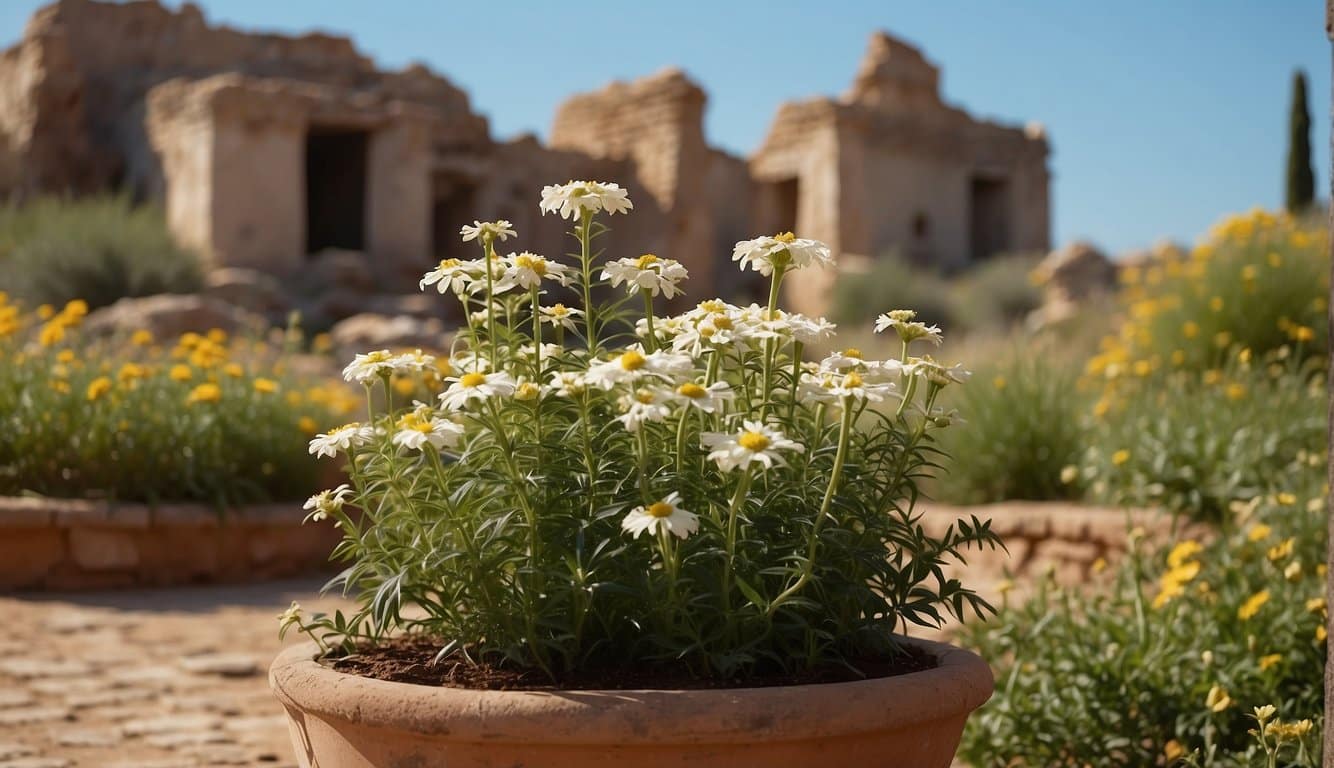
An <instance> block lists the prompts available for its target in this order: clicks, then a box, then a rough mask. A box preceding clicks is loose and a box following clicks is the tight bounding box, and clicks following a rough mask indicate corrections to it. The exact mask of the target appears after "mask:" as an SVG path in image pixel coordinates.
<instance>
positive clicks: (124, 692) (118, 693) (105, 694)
mask: <svg viewBox="0 0 1334 768" xmlns="http://www.w3.org/2000/svg"><path fill="white" fill-rule="evenodd" d="M156 695H157V693H156V692H155V691H149V690H145V689H143V688H112V689H110V690H105V691H91V692H88V693H76V694H72V695H70V696H66V697H65V703H66V704H67V705H69V706H70V707H72V708H73V709H88V708H89V707H105V706H112V705H117V704H129V703H130V702H133V701H146V700H148V699H151V698H153V697H154V696H156Z"/></svg>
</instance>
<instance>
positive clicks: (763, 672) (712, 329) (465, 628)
mask: <svg viewBox="0 0 1334 768" xmlns="http://www.w3.org/2000/svg"><path fill="white" fill-rule="evenodd" d="M541 207H542V210H543V211H544V212H545V213H553V214H557V215H560V216H562V217H564V218H567V219H570V220H572V221H573V225H574V230H573V233H572V234H573V240H574V242H575V243H577V246H578V250H577V252H576V253H572V254H570V263H568V264H567V263H563V262H558V261H556V260H552V259H547V258H545V257H543V256H539V255H537V254H533V253H528V252H519V253H511V254H509V255H508V256H502V255H500V253H499V252H498V250H497V249H498V247H499V246H500V245H501V244H502V243H504V242H506V241H507V240H509V239H510V238H512V237H515V236H516V232H515V231H514V229H513V228H512V227H511V225H510V224H509V223H508V222H505V221H496V222H474V224H473V225H471V226H465V227H463V230H462V236H463V239H464V240H465V241H475V242H476V243H477V244H478V246H479V251H480V254H479V255H480V258H478V259H476V260H474V261H466V262H463V261H458V260H446V261H444V262H441V264H440V265H439V266H438V268H436V269H434V270H432V271H431V272H429V273H427V274H426V276H425V277H424V278H423V280H422V287H423V288H427V287H432V286H433V287H435V288H436V289H437V290H438V291H439V292H440V293H442V294H451V295H453V296H454V297H455V298H456V299H457V300H459V301H460V302H462V304H463V308H464V310H465V314H466V316H467V317H468V318H469V324H468V327H467V329H466V330H465V331H463V332H461V333H460V334H459V335H458V337H457V338H458V341H457V342H456V349H455V350H454V351H453V353H452V355H451V356H450V357H449V358H448V359H445V358H439V359H437V358H433V357H431V356H429V355H424V354H421V353H420V352H418V353H411V354H393V353H391V352H389V351H387V350H381V351H376V352H370V353H367V354H362V355H358V356H357V357H356V359H355V360H354V361H353V362H352V363H351V364H349V365H348V366H347V368H346V370H345V372H344V373H345V376H346V377H347V378H348V379H349V380H352V381H359V382H361V383H362V384H364V385H365V387H366V392H367V396H368V402H369V403H370V404H371V405H370V409H371V416H370V420H369V421H368V422H367V423H364V424H360V423H359V424H350V425H347V426H344V427H342V428H339V429H336V430H332V431H330V432H328V433H326V434H323V435H320V436H317V437H316V438H315V439H314V440H312V441H311V444H310V450H311V452H312V453H314V454H317V455H321V456H334V455H342V456H344V457H346V460H347V465H348V476H349V478H350V483H349V484H345V485H342V486H340V487H338V488H335V489H332V490H329V491H326V492H324V493H321V494H318V495H317V496H315V497H313V498H312V499H311V500H310V502H309V503H308V507H309V508H310V510H311V516H312V518H315V519H318V520H323V519H326V518H330V519H332V520H333V521H334V522H335V523H336V524H337V525H338V526H339V527H340V528H341V530H342V531H343V534H344V538H343V541H342V542H341V543H340V544H339V546H338V547H337V549H336V550H335V557H337V558H339V559H341V560H344V561H347V562H348V563H349V565H348V567H347V569H346V570H345V571H343V572H342V573H341V574H340V575H339V576H338V577H337V578H335V579H334V580H333V581H332V582H331V583H330V587H331V588H335V589H340V590H343V591H345V592H348V593H351V594H353V595H356V596H358V597H359V598H360V602H361V605H360V608H359V609H357V610H355V611H353V612H351V613H350V614H342V613H338V614H335V615H332V616H324V615H315V616H309V617H308V616H305V615H304V614H302V613H301V611H300V609H299V607H297V606H293V609H292V610H290V611H289V612H287V613H286V614H284V616H283V617H282V626H283V630H284V631H287V630H290V629H292V628H296V629H298V630H299V631H301V632H304V633H306V634H307V635H309V636H310V637H311V639H312V640H314V641H315V643H316V644H318V647H319V648H320V650H321V652H322V653H323V654H325V655H326V656H328V657H330V658H336V657H345V656H348V655H350V654H356V653H357V652H358V651H359V650H360V649H363V648H365V647H366V646H368V645H369V646H379V645H383V644H385V643H386V642H388V641H390V639H391V638H394V637H401V636H403V635H405V634H406V635H411V636H417V637H423V638H425V637H430V638H441V640H440V641H439V642H438V643H437V645H438V647H437V648H436V651H435V654H434V656H433V658H432V659H431V661H432V662H438V663H448V664H457V663H465V664H473V665H487V666H488V667H493V668H509V669H514V670H523V671H524V672H525V673H526V674H529V675H531V676H533V679H541V680H544V681H546V683H547V684H548V685H553V684H558V683H559V682H560V681H561V680H566V679H573V678H576V677H578V674H579V673H580V672H582V671H587V670H590V669H598V670H616V669H622V670H635V671H636V672H637V674H636V679H637V680H640V681H644V680H645V679H646V678H645V677H644V676H643V673H644V671H645V670H658V671H659V672H660V673H661V674H662V679H663V680H664V681H667V682H668V683H670V682H671V681H680V680H681V679H683V678H684V677H688V678H691V679H698V680H705V681H713V684H715V685H716V684H723V685H733V686H741V687H745V686H747V685H748V684H750V683H749V681H757V680H760V679H761V678H765V677H768V676H772V675H778V676H783V675H790V676H792V679H794V680H800V679H804V678H803V676H804V675H810V674H822V673H821V672H819V671H820V670H828V669H832V668H841V669H842V670H843V672H845V673H846V672H850V674H851V675H852V677H855V678H860V677H863V676H865V675H866V674H867V672H869V670H867V671H863V670H861V669H859V668H858V662H859V661H861V660H868V659H875V660H879V661H883V660H887V659H888V660H892V659H895V658H899V659H902V660H904V661H905V663H906V664H907V665H908V667H907V669H911V668H912V667H913V665H914V664H915V663H916V661H915V659H917V658H918V656H915V655H912V654H910V653H908V652H907V651H906V650H905V646H904V644H903V643H902V642H901V639H902V638H901V637H898V636H896V635H895V632H896V630H901V629H903V628H906V627H908V626H911V625H919V626H927V627H934V626H937V625H939V624H940V623H941V622H942V621H943V620H944V619H945V618H947V617H951V616H952V617H955V618H962V617H963V615H964V614H965V613H967V612H974V613H978V614H981V613H984V612H986V611H988V610H989V609H990V606H989V605H988V604H987V603H986V602H985V601H984V600H983V599H982V598H980V597H979V596H978V595H977V594H975V593H974V592H973V591H971V590H969V589H967V588H965V587H964V586H962V585H961V584H960V583H959V582H958V581H957V580H955V579H952V578H949V577H947V576H946V575H945V571H944V568H945V567H946V565H948V564H949V563H952V562H954V561H956V560H959V559H961V557H962V551H963V550H965V549H966V548H970V547H976V548H992V549H994V548H996V547H997V546H999V544H1000V542H999V539H998V537H997V536H995V535H994V534H993V533H992V532H991V530H990V527H989V524H988V523H985V522H982V521H979V520H977V519H975V518H974V519H971V520H967V521H960V522H959V523H958V524H956V525H952V526H949V527H948V528H947V529H946V530H944V531H941V532H938V533H936V534H928V533H927V532H926V530H925V529H924V528H923V526H922V525H921V523H920V520H919V517H920V515H918V514H916V513H914V511H913V505H914V502H915V500H916V497H917V482H918V479H919V478H921V477H922V476H924V474H925V473H927V472H928V471H930V469H931V468H932V466H933V458H934V451H933V448H932V442H933V434H934V432H935V431H936V430H939V429H943V428H945V427H947V426H948V425H949V423H950V421H951V419H952V418H953V416H952V414H951V413H948V412H945V411H943V410H942V409H941V408H940V407H939V406H938V405H937V397H938V395H939V394H940V392H941V390H943V389H944V388H946V387H948V386H952V385H955V384H958V383H960V382H962V381H963V380H964V379H965V378H966V376H967V374H966V372H965V371H963V370H962V369H961V368H959V367H958V366H955V367H947V366H945V365H942V364H940V363H937V362H935V361H934V360H932V359H931V358H929V357H917V356H914V355H913V354H912V352H913V349H914V347H915V346H916V345H919V344H922V343H928V344H929V343H938V342H939V340H940V330H939V329H938V328H936V327H934V326H927V325H925V324H923V323H920V322H916V321H915V320H914V315H913V313H912V312H911V311H906V310H898V311H893V312H889V313H888V314H886V315H883V316H882V317H881V318H880V320H879V321H878V323H877V329H878V330H880V331H890V332H892V333H894V334H895V335H897V337H898V338H899V340H900V349H901V354H900V355H899V356H898V357H897V358H895V359H890V360H866V359H864V358H863V357H862V355H861V354H860V353H859V352H857V350H853V349H847V350H843V351H841V352H836V353H834V354H830V355H828V356H826V357H824V358H823V359H822V360H819V361H818V362H807V361H805V359H804V352H805V350H806V349H807V348H808V347H810V346H812V345H830V344H831V343H832V341H833V338H834V326H833V325H832V324H830V323H829V322H827V321H825V320H823V319H815V318H807V317H803V316H801V315H798V314H793V313H788V312H785V311H783V310H782V309H780V308H779V306H778V305H779V297H780V295H781V289H782V285H783V281H784V279H785V278H786V277H787V276H788V275H790V274H791V273H792V272H794V271H797V270H801V269H807V268H823V267H827V266H829V265H830V264H831V262H832V259H831V255H830V252H829V249H828V248H827V247H826V246H825V245H823V244H822V243H819V242H817V241H813V240H807V239H802V238H797V237H795V236H793V235H792V234H791V233H784V234H780V235H777V236H774V237H759V238H756V239H754V240H748V241H745V242H741V243H738V244H737V246H736V248H735V250H734V252H733V259H734V260H735V261H737V262H739V264H740V266H741V268H743V269H752V270H755V271H757V272H759V273H761V275H763V276H765V277H767V278H768V279H769V284H770V293H769V301H768V304H767V306H759V305H751V306H748V307H739V306H734V305H731V304H728V303H727V302H724V301H722V300H718V299H713V300H708V301H704V302H701V303H699V304H698V305H697V306H696V307H695V308H694V309H690V310H688V311H686V312H684V313H681V314H677V315H661V314H659V306H658V304H659V302H661V301H662V300H663V299H674V298H676V297H677V296H679V295H681V294H683V293H684V291H683V288H682V283H683V282H684V280H685V278H686V269H685V267H683V266H682V265H681V264H679V263H677V262H675V261H673V260H671V259H665V258H659V257H657V256H655V255H652V254H644V255H640V256H636V257H627V258H619V259H612V260H608V259H607V258H606V257H605V256H604V254H603V253H602V252H601V251H600V249H599V248H598V242H599V238H600V237H601V235H603V234H604V233H605V232H606V231H607V230H606V227H605V225H604V224H603V223H602V222H601V220H600V218H599V216H600V215H602V216H607V217H609V216H612V215H615V214H624V213H626V212H628V211H629V210H630V209H631V208H632V204H631V202H630V200H629V198H628V196H627V194H626V192H625V190H623V189H621V188H620V187H619V186H617V185H615V184H604V183H597V182H570V183H569V184H565V185H557V186H550V187H547V188H545V189H544V190H543V194H542V202H541ZM603 287H605V288H608V289H611V290H612V291H613V292H615V289H622V290H623V291H624V292H625V294H624V295H623V296H622V297H621V298H620V300H618V301H613V302H611V303H609V304H603V305H598V304H595V303H594V302H593V301H592V298H593V295H594V292H595V290H597V289H600V288H603ZM558 291H570V292H571V293H572V297H571V299H573V300H571V299H567V300H568V301H570V303H571V304H574V303H576V301H578V303H579V304H580V306H581V307H582V308H583V309H573V308H570V307H568V306H566V305H565V304H563V303H558V302H554V301H549V300H544V298H543V297H544V295H545V294H548V293H549V292H550V293H556V292H558ZM626 305H632V306H637V307H641V308H642V309H641V311H642V316H640V317H638V318H635V319H632V318H631V316H630V315H629V313H628V312H627V311H626V310H625V306H626ZM405 375H410V376H420V377H421V378H422V379H423V386H424V387H426V386H427V382H428V381H429V380H432V379H435V378H437V377H438V378H439V379H440V380H441V381H442V382H443V386H442V388H443V391H439V392H436V393H433V394H434V396H433V397H432V398H431V399H430V400H428V401H426V402H422V401H416V402H411V403H409V402H402V401H400V400H399V399H397V398H396V396H395V391H394V387H392V386H391V385H390V382H391V379H393V377H395V376H397V377H399V378H400V379H401V378H402V377H404V376H405ZM354 507H355V508H356V509H358V510H359V511H360V516H353V515H350V514H349V511H350V510H351V509H352V508H354ZM919 655H920V654H919ZM983 668H984V669H985V667H984V666H983ZM905 671H906V669H905ZM989 686H990V682H989V679H988V682H987V689H988V690H989ZM976 703H977V702H975V703H973V704H972V705H971V706H976ZM970 708H971V707H970ZM966 711H967V710H965V711H964V715H966ZM960 722H962V720H960ZM952 748H953V747H952V745H951V746H950V747H949V749H950V750H951V751H952Z"/></svg>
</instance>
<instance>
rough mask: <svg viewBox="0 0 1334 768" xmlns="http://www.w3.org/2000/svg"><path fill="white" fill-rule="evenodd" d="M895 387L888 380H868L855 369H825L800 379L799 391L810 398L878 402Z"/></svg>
mask: <svg viewBox="0 0 1334 768" xmlns="http://www.w3.org/2000/svg"><path fill="white" fill-rule="evenodd" d="M894 389H895V387H894V385H893V384H891V383H888V382H876V381H869V380H867V379H866V377H864V376H862V375H861V374H860V373H858V372H857V371H848V372H847V373H838V372H834V371H825V372H822V373H820V374H817V375H815V376H811V377H805V378H803V379H802V381H801V387H800V390H801V393H802V395H803V396H804V397H807V398H809V399H811V400H823V401H831V402H835V403H841V402H843V399H844V398H847V397H850V398H852V399H853V400H858V401H862V400H866V401H870V402H872V403H878V402H880V401H881V400H884V399H885V396H886V395H889V394H891V393H893V391H894Z"/></svg>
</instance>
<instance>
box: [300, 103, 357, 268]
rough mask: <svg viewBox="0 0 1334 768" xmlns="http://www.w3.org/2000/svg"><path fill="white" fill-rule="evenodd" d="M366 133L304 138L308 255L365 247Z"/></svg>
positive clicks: (327, 131)
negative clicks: (325, 250)
mask: <svg viewBox="0 0 1334 768" xmlns="http://www.w3.org/2000/svg"><path fill="white" fill-rule="evenodd" d="M368 144H369V134H368V133H367V132H366V131H362V130H347V129H337V128H312V129H311V131H310V133H308V134H307V135H306V253H307V254H314V253H318V252H319V251H321V250H323V249H325V248H345V249H348V250H353V251H360V250H363V249H364V248H365V247H366V148H367V145H368Z"/></svg>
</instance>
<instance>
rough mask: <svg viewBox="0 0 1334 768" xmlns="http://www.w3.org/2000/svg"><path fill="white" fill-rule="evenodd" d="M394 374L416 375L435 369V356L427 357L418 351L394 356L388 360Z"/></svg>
mask: <svg viewBox="0 0 1334 768" xmlns="http://www.w3.org/2000/svg"><path fill="white" fill-rule="evenodd" d="M390 362H391V363H393V366H394V369H393V370H394V373H417V372H420V371H429V370H434V369H435V355H428V354H426V353H425V352H422V351H421V350H420V349H417V350H413V351H412V352H404V353H402V354H400V355H395V356H394V358H393V359H392V360H390Z"/></svg>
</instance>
